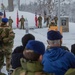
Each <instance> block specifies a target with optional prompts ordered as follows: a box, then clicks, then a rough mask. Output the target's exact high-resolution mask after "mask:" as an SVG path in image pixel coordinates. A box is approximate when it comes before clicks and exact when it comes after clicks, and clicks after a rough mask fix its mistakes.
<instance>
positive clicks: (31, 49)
mask: <svg viewBox="0 0 75 75" xmlns="http://www.w3.org/2000/svg"><path fill="white" fill-rule="evenodd" d="M44 52H45V45H44V44H43V43H42V42H40V41H36V40H30V41H29V42H28V43H27V45H26V48H25V50H24V52H23V55H24V57H25V59H26V60H31V61H38V59H39V58H40V56H42V55H43V54H44ZM41 60H42V59H41Z"/></svg>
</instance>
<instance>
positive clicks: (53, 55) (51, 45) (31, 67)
mask: <svg viewBox="0 0 75 75" xmlns="http://www.w3.org/2000/svg"><path fill="white" fill-rule="evenodd" d="M62 38H63V36H62V35H61V33H60V32H59V31H54V30H51V31H48V32H47V43H48V47H47V48H46V49H45V45H44V43H43V42H41V41H38V40H35V36H34V35H32V34H26V35H24V36H23V38H22V46H18V47H16V48H15V49H14V51H13V53H12V58H11V66H12V68H13V72H12V74H11V75H74V74H75V71H74V72H72V71H73V70H74V68H75V55H74V54H73V53H71V52H70V51H69V49H68V48H67V47H66V46H62ZM71 72H72V73H71Z"/></svg>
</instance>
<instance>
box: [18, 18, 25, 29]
mask: <svg viewBox="0 0 75 75" xmlns="http://www.w3.org/2000/svg"><path fill="white" fill-rule="evenodd" d="M19 22H21V27H20V28H21V29H22V27H23V29H24V22H25V19H24V18H23V17H22V18H21V19H20V21H19Z"/></svg>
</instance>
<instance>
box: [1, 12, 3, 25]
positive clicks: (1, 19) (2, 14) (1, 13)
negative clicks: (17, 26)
mask: <svg viewBox="0 0 75 75" xmlns="http://www.w3.org/2000/svg"><path fill="white" fill-rule="evenodd" d="M2 16H3V13H2V12H0V25H1V22H2Z"/></svg>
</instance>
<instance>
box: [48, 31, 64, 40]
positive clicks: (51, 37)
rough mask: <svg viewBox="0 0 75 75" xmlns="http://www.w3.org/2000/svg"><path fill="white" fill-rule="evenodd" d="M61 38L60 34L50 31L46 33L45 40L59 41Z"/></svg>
mask: <svg viewBox="0 0 75 75" xmlns="http://www.w3.org/2000/svg"><path fill="white" fill-rule="evenodd" d="M62 37H63V36H62V35H61V33H60V32H59V31H54V30H50V31H48V32H47V39H48V40H59V39H61V38H62Z"/></svg>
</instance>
